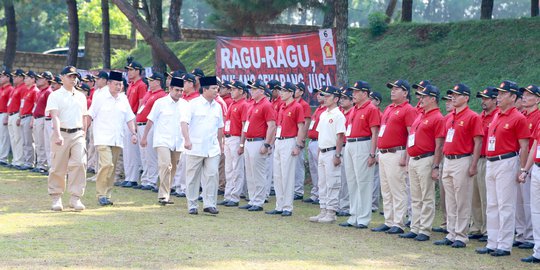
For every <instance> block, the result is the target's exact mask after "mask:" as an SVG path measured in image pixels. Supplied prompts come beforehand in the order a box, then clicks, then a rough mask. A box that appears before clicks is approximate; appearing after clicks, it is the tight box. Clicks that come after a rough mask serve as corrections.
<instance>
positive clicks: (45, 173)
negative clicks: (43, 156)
mask: <svg viewBox="0 0 540 270" xmlns="http://www.w3.org/2000/svg"><path fill="white" fill-rule="evenodd" d="M41 175H45V176H49V172H48V171H44V172H42V173H41Z"/></svg>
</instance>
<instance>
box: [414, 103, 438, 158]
mask: <svg viewBox="0 0 540 270" xmlns="http://www.w3.org/2000/svg"><path fill="white" fill-rule="evenodd" d="M422 111H423V110H422ZM410 134H411V135H410V136H412V135H414V145H413V146H410V145H407V153H409V156H411V157H416V156H419V155H423V154H427V153H430V152H435V139H436V138H444V135H445V130H444V117H443V116H442V114H441V111H440V110H439V108H435V109H433V110H430V111H428V112H423V113H422V114H420V115H418V117H416V120H414V123H413V124H412V126H411V131H410Z"/></svg>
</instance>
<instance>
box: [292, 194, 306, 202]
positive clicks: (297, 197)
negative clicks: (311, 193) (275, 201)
mask: <svg viewBox="0 0 540 270" xmlns="http://www.w3.org/2000/svg"><path fill="white" fill-rule="evenodd" d="M303 199H304V195H300V194H294V200H295V201H298V200H303Z"/></svg>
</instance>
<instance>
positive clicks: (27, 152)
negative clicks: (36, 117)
mask: <svg viewBox="0 0 540 270" xmlns="http://www.w3.org/2000/svg"><path fill="white" fill-rule="evenodd" d="M30 122H32V116H27V117H25V118H24V119H21V126H20V128H21V133H22V140H23V162H24V165H25V166H28V167H34V162H35V151H34V138H32V126H31V125H30Z"/></svg>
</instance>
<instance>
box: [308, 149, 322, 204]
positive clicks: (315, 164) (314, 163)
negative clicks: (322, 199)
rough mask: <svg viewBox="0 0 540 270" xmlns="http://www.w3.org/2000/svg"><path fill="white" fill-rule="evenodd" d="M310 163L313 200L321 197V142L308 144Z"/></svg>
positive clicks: (311, 196)
mask: <svg viewBox="0 0 540 270" xmlns="http://www.w3.org/2000/svg"><path fill="white" fill-rule="evenodd" d="M307 150H308V163H309V174H310V175H311V183H312V185H313V187H312V188H311V193H310V198H311V199H312V200H317V199H319V172H318V171H319V142H318V141H313V140H312V141H310V142H309V144H308V149H307Z"/></svg>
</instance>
